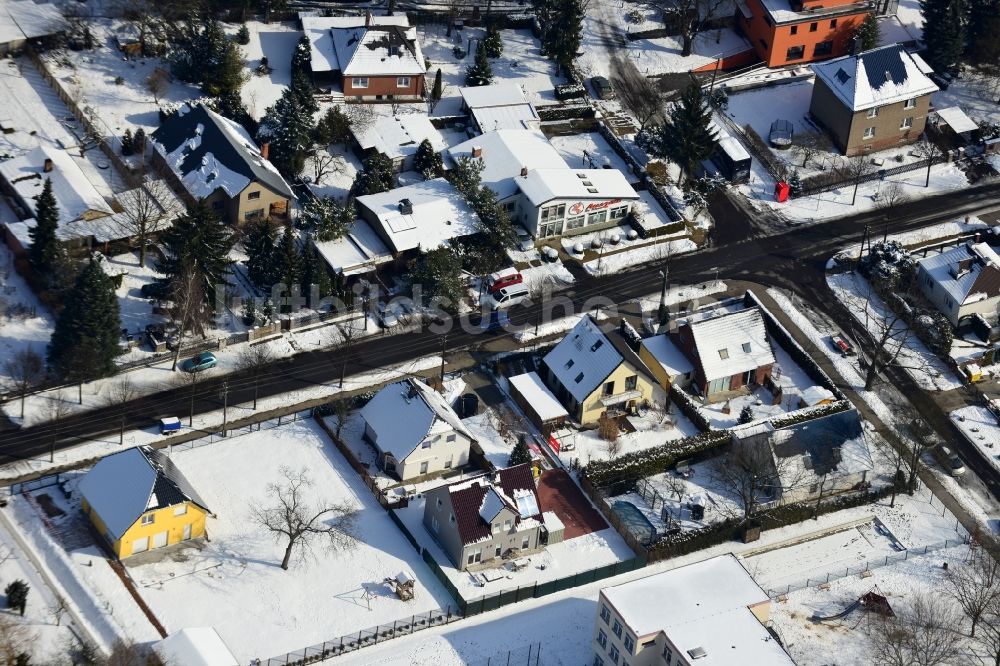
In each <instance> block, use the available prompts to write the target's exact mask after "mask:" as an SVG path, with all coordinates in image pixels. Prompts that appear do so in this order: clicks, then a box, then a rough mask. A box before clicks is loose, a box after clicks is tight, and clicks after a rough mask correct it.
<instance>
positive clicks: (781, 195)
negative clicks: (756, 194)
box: [774, 180, 791, 203]
mask: <svg viewBox="0 0 1000 666" xmlns="http://www.w3.org/2000/svg"><path fill="white" fill-rule="evenodd" d="M790 191H791V188H790V187H789V186H788V183H786V182H785V181H783V180H779V181H778V182H777V183H775V184H774V200H775V201H777V202H779V203H784V202H786V201H788V194H789V193H790Z"/></svg>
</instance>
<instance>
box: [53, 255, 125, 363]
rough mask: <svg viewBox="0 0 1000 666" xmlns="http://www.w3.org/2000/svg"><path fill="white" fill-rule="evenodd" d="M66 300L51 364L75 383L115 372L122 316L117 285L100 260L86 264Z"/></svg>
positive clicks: (57, 329) (58, 320)
mask: <svg viewBox="0 0 1000 666" xmlns="http://www.w3.org/2000/svg"><path fill="white" fill-rule="evenodd" d="M65 303H66V307H64V308H63V310H62V312H60V313H59V318H58V319H57V320H56V327H55V330H54V331H53V333H52V338H51V340H50V341H49V347H48V363H49V367H50V368H51V369H52V371H53V372H54V373H55V374H56V375H57V376H59V377H61V378H62V379H64V380H67V381H71V382H80V381H85V380H90V379H96V378H98V377H106V376H108V375H111V374H114V372H115V357H117V356H118V354H119V353H121V349H120V348H119V346H118V340H119V338H120V337H121V316H120V312H119V308H118V298H117V297H116V296H115V288H114V284H113V283H112V281H111V278H110V277H108V276H107V275H106V274H105V273H104V271H103V270H102V269H101V267H100V265H99V264H98V263H97V262H96V261H94V260H93V259H91V260H90V261H89V262H88V263H87V265H86V266H85V267H84V269H83V271H82V272H81V273H80V275H79V276H78V277H77V279H76V283H75V284H74V285H73V288H72V291H71V292H70V294H69V296H68V297H67V298H66V301H65Z"/></svg>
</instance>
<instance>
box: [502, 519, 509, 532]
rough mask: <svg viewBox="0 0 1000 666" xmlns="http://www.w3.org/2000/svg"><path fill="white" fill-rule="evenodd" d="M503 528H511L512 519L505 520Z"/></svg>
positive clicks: (505, 529)
mask: <svg viewBox="0 0 1000 666" xmlns="http://www.w3.org/2000/svg"><path fill="white" fill-rule="evenodd" d="M503 529H504V531H507V530H509V529H510V521H509V520H505V521H503Z"/></svg>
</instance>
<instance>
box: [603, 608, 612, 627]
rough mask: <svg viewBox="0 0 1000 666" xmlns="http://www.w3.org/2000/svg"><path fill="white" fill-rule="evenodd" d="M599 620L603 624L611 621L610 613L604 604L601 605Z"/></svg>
mask: <svg viewBox="0 0 1000 666" xmlns="http://www.w3.org/2000/svg"><path fill="white" fill-rule="evenodd" d="M601 619H602V620H604V624H607V623H608V622H610V621H611V611H609V610H608V607H607V606H605V605H604V604H601Z"/></svg>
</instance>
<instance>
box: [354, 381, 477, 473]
mask: <svg viewBox="0 0 1000 666" xmlns="http://www.w3.org/2000/svg"><path fill="white" fill-rule="evenodd" d="M361 418H362V419H364V422H365V439H367V440H368V441H369V442H371V443H372V445H373V446H374V447H375V448H376V449H377V450H378V453H379V466H380V467H381V468H382V469H384V470H385V471H386V472H390V473H392V474H395V475H396V476H398V477H399V478H400V480H402V481H407V480H409V479H412V478H415V477H418V476H425V475H428V474H442V473H444V472H446V471H448V470H450V469H454V468H457V467H462V466H463V465H465V464H467V463H468V462H469V445H470V444H471V443H472V442H474V441H475V439H474V438H473V436H472V434H471V433H470V432H469V431H468V429H467V428H466V427H465V426H464V425H463V424H462V421H461V420H460V419H459V418H458V414H456V413H455V410H454V409H452V408H451V405H449V404H448V402H447V401H446V400H445V399H444V397H443V396H442V395H441V394H440V393H438V392H437V391H435V390H434V389H432V388H431V387H430V386H428V385H427V384H425V383H423V382H422V381H420V380H419V379H413V378H410V379H404V380H403V381H400V382H396V383H394V384H389V385H388V386H386V387H384V388H383V389H382V390H380V391H379V392H378V393H376V394H375V397H374V398H372V399H371V400H370V401H369V402H368V404H367V405H365V406H364V408H363V409H362V410H361Z"/></svg>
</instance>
